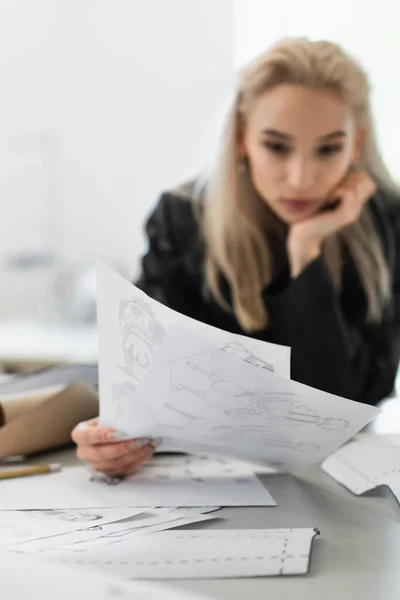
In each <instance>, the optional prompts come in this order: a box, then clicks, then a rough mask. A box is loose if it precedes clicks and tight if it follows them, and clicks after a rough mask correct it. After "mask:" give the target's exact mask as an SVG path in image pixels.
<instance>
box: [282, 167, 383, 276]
mask: <svg viewBox="0 0 400 600" xmlns="http://www.w3.org/2000/svg"><path fill="white" fill-rule="evenodd" d="M375 190H376V185H375V183H374V181H373V180H372V179H371V177H370V176H369V175H368V174H367V173H364V172H363V171H356V172H351V173H350V174H349V175H348V176H347V177H346V179H345V180H344V181H343V183H342V184H341V185H340V186H339V187H338V188H337V189H336V190H335V192H334V194H333V197H332V203H331V205H330V206H329V205H327V207H326V208H327V210H325V211H324V212H321V213H318V214H317V215H314V216H313V217H310V218H309V219H305V220H304V221H300V222H299V223H295V224H294V225H293V226H292V227H291V228H290V231H289V235H288V240H287V248H288V254H289V262H290V270H291V276H292V277H293V278H296V277H298V275H300V273H301V272H302V271H303V270H304V269H305V268H306V267H307V265H309V264H310V263H311V262H312V261H313V260H315V259H316V258H317V257H318V256H319V255H320V254H321V250H322V244H323V242H324V240H326V239H327V238H328V237H329V236H331V235H332V234H334V233H336V232H337V231H339V230H341V229H343V228H344V227H347V226H348V225H351V224H353V223H355V222H356V221H357V220H358V218H359V217H360V215H361V212H362V210H363V208H364V205H365V204H366V202H367V201H368V200H369V198H370V197H371V196H372V195H373V193H374V192H375Z"/></svg>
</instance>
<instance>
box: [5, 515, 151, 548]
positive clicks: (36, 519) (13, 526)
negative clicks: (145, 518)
mask: <svg viewBox="0 0 400 600" xmlns="http://www.w3.org/2000/svg"><path fill="white" fill-rule="evenodd" d="M141 512H143V509H134V508H103V509H101V510H98V509H97V510H96V509H82V510H77V509H68V510H54V509H51V510H23V511H18V510H10V511H1V512H0V546H7V545H9V544H15V543H22V542H28V541H31V540H36V539H38V538H48V537H51V536H59V535H61V534H65V533H69V532H76V531H78V530H80V529H82V528H87V527H96V528H99V527H103V526H104V525H106V524H107V523H113V522H116V521H121V520H123V519H127V518H128V517H133V516H134V515H138V514H139V513H141Z"/></svg>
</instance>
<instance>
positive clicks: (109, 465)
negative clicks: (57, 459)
mask: <svg viewBox="0 0 400 600" xmlns="http://www.w3.org/2000/svg"><path fill="white" fill-rule="evenodd" d="M71 437H72V439H73V441H74V442H75V444H76V445H77V450H76V455H77V457H78V458H79V459H81V460H84V461H87V462H88V463H89V464H90V466H91V468H92V469H93V470H94V471H101V472H103V473H107V475H111V476H113V477H127V476H128V475H131V474H132V473H134V472H135V471H138V470H139V469H140V468H141V467H142V466H143V465H144V464H145V463H146V462H147V461H148V460H150V458H151V457H152V455H153V453H154V450H155V443H154V442H153V444H152V443H151V442H150V441H149V443H147V444H146V445H143V443H142V442H139V441H138V440H128V441H123V442H121V441H117V435H116V432H115V430H114V429H110V428H103V427H99V424H98V419H92V420H90V421H84V422H83V423H79V425H77V426H76V427H75V429H74V430H73V431H72V434H71Z"/></svg>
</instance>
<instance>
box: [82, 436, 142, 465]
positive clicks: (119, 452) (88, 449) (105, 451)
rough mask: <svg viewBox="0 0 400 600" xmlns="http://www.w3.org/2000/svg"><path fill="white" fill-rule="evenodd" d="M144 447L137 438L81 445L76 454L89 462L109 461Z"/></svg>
mask: <svg viewBox="0 0 400 600" xmlns="http://www.w3.org/2000/svg"><path fill="white" fill-rule="evenodd" d="M141 449H142V444H141V443H140V442H138V441H137V440H131V441H129V442H115V443H111V444H97V445H92V446H86V445H79V446H78V448H77V451H76V455H77V457H78V458H79V459H80V460H87V461H89V462H107V461H109V460H117V459H119V458H121V457H123V456H126V455H127V454H130V455H132V454H134V453H136V452H137V451H139V450H141Z"/></svg>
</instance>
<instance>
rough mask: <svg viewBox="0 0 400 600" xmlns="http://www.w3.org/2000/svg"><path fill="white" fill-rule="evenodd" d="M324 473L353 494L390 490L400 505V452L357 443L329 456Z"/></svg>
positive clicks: (324, 465) (399, 450)
mask: <svg viewBox="0 0 400 600" xmlns="http://www.w3.org/2000/svg"><path fill="white" fill-rule="evenodd" d="M322 469H323V471H325V473H327V474H328V475H330V477H332V478H333V479H335V480H336V481H337V482H338V483H340V484H342V485H344V486H345V487H347V488H348V489H349V490H350V491H351V492H353V493H354V494H357V495H360V494H364V493H365V492H367V491H369V490H372V489H375V488H377V487H380V486H387V487H388V488H390V490H391V491H392V493H393V495H394V496H395V498H396V499H397V501H398V503H399V504H400V448H399V447H398V446H397V447H396V446H391V445H383V444H382V445H380V444H377V443H373V444H368V443H366V442H363V441H355V442H350V443H349V444H346V446H343V448H340V449H339V450H338V451H337V452H335V454H333V455H332V456H329V457H328V458H327V459H326V460H325V461H324V462H323V463H322Z"/></svg>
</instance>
